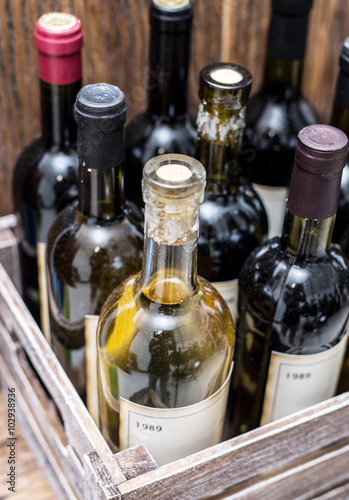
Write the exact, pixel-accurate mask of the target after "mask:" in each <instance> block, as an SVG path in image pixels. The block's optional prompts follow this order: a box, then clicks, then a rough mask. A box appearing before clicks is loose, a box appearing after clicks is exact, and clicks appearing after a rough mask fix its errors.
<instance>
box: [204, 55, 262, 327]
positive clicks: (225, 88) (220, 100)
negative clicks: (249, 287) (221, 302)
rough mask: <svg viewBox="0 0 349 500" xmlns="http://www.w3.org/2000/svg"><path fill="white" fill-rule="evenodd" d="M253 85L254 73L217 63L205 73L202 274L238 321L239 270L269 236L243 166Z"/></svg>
mask: <svg viewBox="0 0 349 500" xmlns="http://www.w3.org/2000/svg"><path fill="white" fill-rule="evenodd" d="M251 83H252V77H251V74H250V73H249V72H248V71H247V70H246V69H245V68H243V67H241V66H238V65H236V64H231V63H214V64H210V65H209V66H206V67H205V68H203V69H202V70H201V72H200V82H199V97H200V100H201V102H200V105H199V111H198V116H197V129H198V134H197V141H196V158H197V159H198V160H199V161H200V162H201V163H202V164H203V165H204V167H205V169H206V179H207V182H206V189H205V199H204V201H203V203H202V204H201V208H200V231H199V241H198V273H199V274H200V275H201V276H203V277H204V278H206V279H208V280H209V281H211V282H212V283H213V285H214V286H215V287H216V288H217V289H218V291H219V292H220V293H221V295H222V296H223V297H224V298H225V300H226V302H227V304H228V305H229V308H230V311H231V313H232V315H233V319H234V320H236V309H237V294H238V284H237V278H238V275H239V272H240V269H241V267H242V264H243V263H244V261H245V259H246V258H247V256H248V255H249V253H250V252H251V251H252V250H253V249H254V248H255V247H256V246H257V245H259V244H260V243H262V241H263V240H264V239H265V238H266V236H267V232H268V221H267V215H266V212H265V209H264V207H263V205H262V202H261V200H260V198H259V196H258V194H257V193H256V192H255V190H254V189H253V188H252V186H251V184H250V182H249V181H248V180H247V179H246V178H245V177H243V176H242V173H241V168H240V165H239V161H238V155H239V146H240V143H241V139H242V133H243V128H244V126H245V110H246V104H247V101H248V97H249V93H250V89H251Z"/></svg>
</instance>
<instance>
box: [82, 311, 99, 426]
mask: <svg viewBox="0 0 349 500" xmlns="http://www.w3.org/2000/svg"><path fill="white" fill-rule="evenodd" d="M98 319H99V316H98V315H86V316H85V347H86V406H87V409H88V411H89V412H90V415H91V416H92V418H93V420H94V421H95V423H96V424H97V425H99V409H98V382H97V325H98Z"/></svg>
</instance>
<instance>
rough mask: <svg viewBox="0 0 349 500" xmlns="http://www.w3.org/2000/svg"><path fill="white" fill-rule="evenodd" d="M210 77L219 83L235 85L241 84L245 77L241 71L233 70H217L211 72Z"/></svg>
mask: <svg viewBox="0 0 349 500" xmlns="http://www.w3.org/2000/svg"><path fill="white" fill-rule="evenodd" d="M210 77H211V78H212V80H214V81H215V82H217V83H224V84H226V85H234V84H235V83H239V82H241V80H242V79H243V77H244V76H243V74H242V73H241V72H240V71H237V70H235V69H233V68H217V69H213V70H212V71H211V73H210Z"/></svg>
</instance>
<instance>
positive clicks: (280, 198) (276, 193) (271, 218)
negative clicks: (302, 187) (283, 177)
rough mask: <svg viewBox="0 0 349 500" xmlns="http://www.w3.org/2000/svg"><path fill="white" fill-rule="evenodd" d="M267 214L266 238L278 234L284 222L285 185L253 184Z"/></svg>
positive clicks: (286, 190)
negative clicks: (267, 227)
mask: <svg viewBox="0 0 349 500" xmlns="http://www.w3.org/2000/svg"><path fill="white" fill-rule="evenodd" d="M253 188H254V189H255V190H256V191H257V193H258V194H259V196H260V198H261V200H262V203H263V205H264V208H265V210H266V212H267V216H268V224H269V230H268V238H274V236H280V234H281V232H282V226H283V224H284V217H285V209H286V200H287V192H288V189H287V188H286V187H274V186H262V185H261V184H254V183H253Z"/></svg>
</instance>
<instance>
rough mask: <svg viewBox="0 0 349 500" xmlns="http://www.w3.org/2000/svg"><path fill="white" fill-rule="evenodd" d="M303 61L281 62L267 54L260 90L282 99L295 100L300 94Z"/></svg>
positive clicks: (281, 60)
mask: <svg viewBox="0 0 349 500" xmlns="http://www.w3.org/2000/svg"><path fill="white" fill-rule="evenodd" d="M303 64H304V59H295V60H290V61H289V60H283V59H278V58H276V57H273V56H272V55H270V54H267V57H266V61H265V65H264V74H263V82H262V89H263V90H264V91H266V92H268V93H272V94H275V95H277V96H279V97H280V98H282V99H287V100H291V99H295V98H297V97H298V96H299V95H300V94H301V85H302V76H303Z"/></svg>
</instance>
